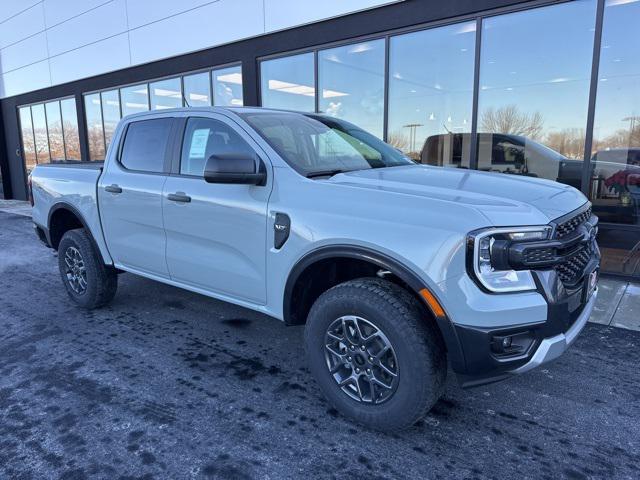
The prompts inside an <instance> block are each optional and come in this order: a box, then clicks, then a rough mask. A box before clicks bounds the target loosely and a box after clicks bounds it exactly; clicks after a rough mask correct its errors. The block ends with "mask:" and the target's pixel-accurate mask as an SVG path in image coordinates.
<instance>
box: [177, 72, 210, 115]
mask: <svg viewBox="0 0 640 480" xmlns="http://www.w3.org/2000/svg"><path fill="white" fill-rule="evenodd" d="M182 82H183V84H184V98H185V100H186V105H185V106H187V107H208V106H211V83H210V81H209V72H202V73H194V74H193V75H187V76H185V77H184V78H183V80H182Z"/></svg>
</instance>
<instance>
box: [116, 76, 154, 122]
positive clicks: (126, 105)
mask: <svg viewBox="0 0 640 480" xmlns="http://www.w3.org/2000/svg"><path fill="white" fill-rule="evenodd" d="M148 93H149V92H148V91H147V85H146V84H142V85H133V86H131V87H125V88H121V89H120V100H121V101H122V116H123V117H124V116H125V115H129V114H131V113H138V112H146V111H147V110H149V95H148Z"/></svg>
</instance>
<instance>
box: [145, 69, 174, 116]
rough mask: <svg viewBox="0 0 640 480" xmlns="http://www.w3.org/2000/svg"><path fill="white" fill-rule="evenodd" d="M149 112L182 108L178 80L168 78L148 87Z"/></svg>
mask: <svg viewBox="0 0 640 480" xmlns="http://www.w3.org/2000/svg"><path fill="white" fill-rule="evenodd" d="M149 93H150V100H151V110H162V109H165V108H178V107H181V106H182V85H181V82H180V78H179V77H178V78H168V79H166V80H160V81H158V82H153V83H151V84H150V85H149Z"/></svg>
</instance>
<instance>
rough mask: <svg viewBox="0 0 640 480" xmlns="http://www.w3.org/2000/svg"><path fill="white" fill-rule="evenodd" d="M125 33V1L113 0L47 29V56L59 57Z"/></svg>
mask: <svg viewBox="0 0 640 480" xmlns="http://www.w3.org/2000/svg"><path fill="white" fill-rule="evenodd" d="M126 31H127V15H126V10H125V0H115V1H112V2H109V3H107V4H105V5H102V6H100V7H98V8H94V9H93V10H90V11H88V12H87V13H84V14H82V15H80V16H77V17H74V18H72V19H71V20H68V21H66V22H64V23H61V24H59V25H56V26H55V27H52V28H50V29H48V30H47V36H48V39H49V55H51V56H55V55H59V54H61V53H64V52H68V51H69V50H73V49H75V48H78V47H81V46H83V45H88V44H90V43H93V42H96V41H98V40H103V39H105V38H107V37H111V36H114V35H117V34H119V33H125V32H126ZM69 32H73V35H70V34H69Z"/></svg>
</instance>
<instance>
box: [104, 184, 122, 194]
mask: <svg viewBox="0 0 640 480" xmlns="http://www.w3.org/2000/svg"><path fill="white" fill-rule="evenodd" d="M104 191H105V192H109V193H122V188H120V187H119V186H118V185H116V184H115V183H114V184H112V185H107V186H106V187H104Z"/></svg>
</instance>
